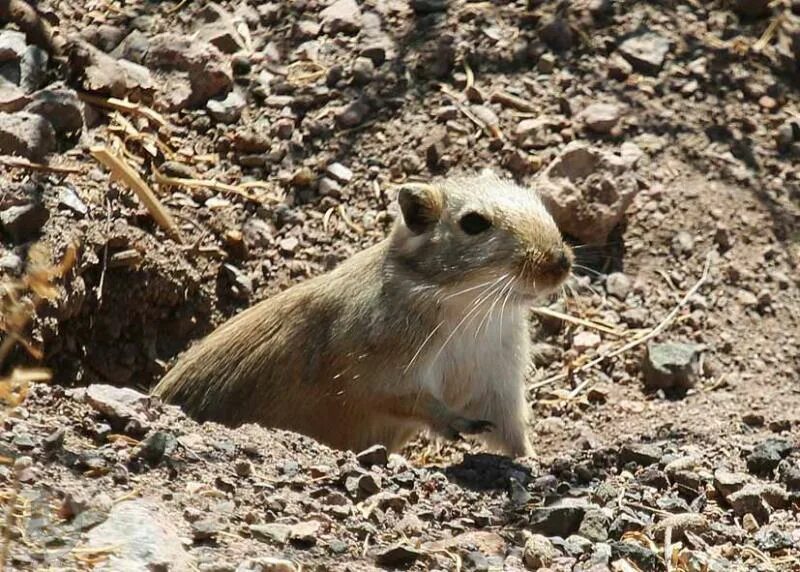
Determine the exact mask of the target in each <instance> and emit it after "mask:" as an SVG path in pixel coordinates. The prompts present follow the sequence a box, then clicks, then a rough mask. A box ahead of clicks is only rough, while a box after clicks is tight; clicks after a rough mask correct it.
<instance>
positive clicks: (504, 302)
mask: <svg viewBox="0 0 800 572" xmlns="http://www.w3.org/2000/svg"><path fill="white" fill-rule="evenodd" d="M516 283H517V277H516V276H515V277H514V279H513V280H512V281H511V285H510V286H509V288H508V292H506V297H505V300H503V304H502V306H500V324H501V326H502V324H503V312H504V311H505V309H506V303H507V302H508V299H509V298H510V297H511V293H512V292H513V291H514V286H516Z"/></svg>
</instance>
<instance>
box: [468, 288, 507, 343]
mask: <svg viewBox="0 0 800 572" xmlns="http://www.w3.org/2000/svg"><path fill="white" fill-rule="evenodd" d="M512 282H514V277H513V276H512V277H510V278H509V279H508V281H507V282H506V283H505V284H503V286H502V288H500V292H499V293H498V294H497V297H496V298H495V300H494V302H492V304H491V305H490V306H489V309H488V310H487V311H486V314H485V315H484V316H483V319H481V321H480V323H479V324H478V327H477V328H476V329H475V339H478V334H479V333H480V331H481V327H483V324H484V322H485V323H486V327H487V329H488V327H489V323H490V322H491V321H492V320H491V318H490V316H491V315H492V312H494V307H495V306H496V305H497V303H498V302H499V301H500V299H501V298H502V297H503V292H504V291H505V289H506V288H507V287H509V286H510V285H511V283H512Z"/></svg>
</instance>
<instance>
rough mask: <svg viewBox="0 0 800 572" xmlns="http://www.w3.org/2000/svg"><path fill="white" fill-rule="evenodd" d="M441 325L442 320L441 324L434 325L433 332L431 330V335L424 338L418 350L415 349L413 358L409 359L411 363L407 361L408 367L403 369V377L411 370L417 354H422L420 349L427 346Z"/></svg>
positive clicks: (442, 322)
mask: <svg viewBox="0 0 800 572" xmlns="http://www.w3.org/2000/svg"><path fill="white" fill-rule="evenodd" d="M442 324H444V320H442V321H441V322H439V323H438V324H436V327H435V328H433V330H431V333H430V334H428V336H427V337H426V338H425V339H424V340H423V341H422V343H421V344H420V346H419V348H418V349H417V351H416V352H415V353H414V357H412V358H411V361H409V362H408V365H407V366H406V367H405V369H404V370H403V375H405V374H406V373H408V370H409V369H411V366H412V365H414V362H415V361H416V360H417V357H419V354H420V353H422V348H424V347H425V346H426V345H427V343H428V342H429V341H430V340H431V338H432V337H433V335H434V334H435V333H436V332H437V331H439V328H441V327H442Z"/></svg>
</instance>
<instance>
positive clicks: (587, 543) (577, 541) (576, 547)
mask: <svg viewBox="0 0 800 572" xmlns="http://www.w3.org/2000/svg"><path fill="white" fill-rule="evenodd" d="M593 544H594V543H593V542H592V541H591V540H589V539H588V538H585V537H583V536H580V535H578V534H572V535H570V536H568V537H567V538H565V539H564V545H563V549H564V551H565V552H566V553H567V554H569V555H570V556H572V557H573V558H580V557H581V556H583V555H584V554H588V553H589V552H590V551H591V549H592V545H593Z"/></svg>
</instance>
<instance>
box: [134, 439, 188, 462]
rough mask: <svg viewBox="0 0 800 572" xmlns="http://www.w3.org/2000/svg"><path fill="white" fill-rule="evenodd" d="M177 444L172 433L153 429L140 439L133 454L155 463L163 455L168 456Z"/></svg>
mask: <svg viewBox="0 0 800 572" xmlns="http://www.w3.org/2000/svg"><path fill="white" fill-rule="evenodd" d="M177 444H178V441H177V439H175V436H174V435H173V434H172V433H168V432H166V431H154V432H153V433H151V434H150V435H148V436H147V438H146V439H145V440H144V441H142V443H141V444H140V445H139V447H138V449H137V450H136V452H135V453H134V456H135V457H137V458H140V459H143V460H145V461H147V462H148V463H150V464H151V465H157V464H158V463H159V462H161V459H162V458H163V457H164V456H169V455H171V454H172V452H173V451H175V447H176V446H177Z"/></svg>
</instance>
